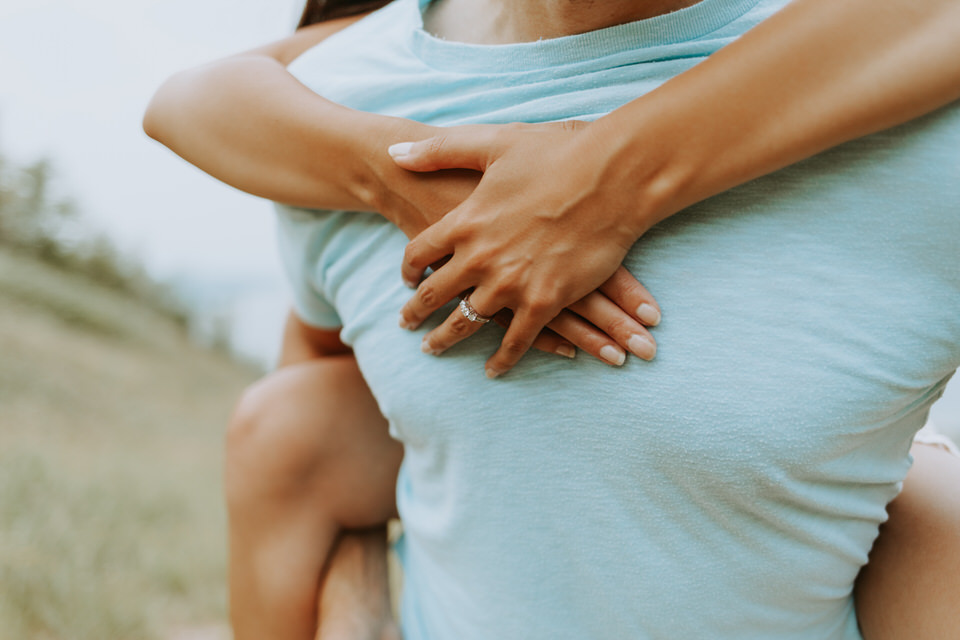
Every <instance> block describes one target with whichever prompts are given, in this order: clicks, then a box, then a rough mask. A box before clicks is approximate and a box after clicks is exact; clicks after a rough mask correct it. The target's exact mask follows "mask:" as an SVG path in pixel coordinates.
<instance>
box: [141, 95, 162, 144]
mask: <svg viewBox="0 0 960 640" xmlns="http://www.w3.org/2000/svg"><path fill="white" fill-rule="evenodd" d="M155 101H156V96H154V98H153V100H151V101H150V104H148V105H147V110H146V112H144V114H143V122H142V123H141V124H142V125H143V132H144V133H145V134H147V135H148V136H150V137H151V138H153V139H154V140H157V141H160V120H161V118H160V117H159V114H158V113H157V109H156V107H155V106H154V102H155Z"/></svg>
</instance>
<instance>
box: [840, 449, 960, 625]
mask: <svg viewBox="0 0 960 640" xmlns="http://www.w3.org/2000/svg"><path fill="white" fill-rule="evenodd" d="M911 453H912V454H913V456H914V460H915V462H914V465H913V468H912V469H911V470H910V473H909V474H908V475H907V478H906V480H905V481H904V484H903V492H902V493H901V494H900V495H899V496H898V497H897V498H896V499H895V500H894V501H893V502H892V503H890V506H889V512H890V519H889V521H888V522H887V523H885V524H884V525H883V526H882V527H881V528H880V536H879V537H878V538H877V541H876V543H875V544H874V547H873V550H872V551H871V552H870V562H869V564H868V565H867V566H866V567H864V568H863V571H862V572H861V574H860V577H859V578H858V580H857V589H856V598H857V615H858V617H859V618H860V625H861V629H862V630H863V634H864V638H865V639H866V640H899V639H903V640H924V639H926V638H929V639H931V640H934V639H936V640H941V639H943V638H952V637H960V607H958V606H957V601H956V598H957V594H958V593H960V458H958V457H957V456H955V455H953V454H950V453H947V452H945V451H943V450H941V449H938V448H936V447H932V446H928V445H914V447H913V449H912V450H911Z"/></svg>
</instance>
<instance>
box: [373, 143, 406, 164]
mask: <svg viewBox="0 0 960 640" xmlns="http://www.w3.org/2000/svg"><path fill="white" fill-rule="evenodd" d="M382 148H383V147H381V149H382ZM412 148H413V143H412V142H398V143H397V144H392V145H390V146H389V147H387V153H389V154H390V157H391V158H393V159H394V160H396V159H397V158H402V157H403V156H406V155H409V154H410V149H412Z"/></svg>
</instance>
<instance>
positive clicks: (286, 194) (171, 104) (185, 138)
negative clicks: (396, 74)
mask: <svg viewBox="0 0 960 640" xmlns="http://www.w3.org/2000/svg"><path fill="white" fill-rule="evenodd" d="M428 129H429V127H425V126H424V125H421V124H418V123H415V122H411V121H408V120H402V119H398V118H388V117H385V116H379V115H374V114H369V113H363V112H358V111H354V110H352V109H348V108H346V107H342V106H340V105H337V104H335V103H333V102H330V101H329V100H325V99H324V98H322V97H320V96H318V95H317V94H315V93H314V92H313V91H311V90H310V89H308V88H307V87H305V86H304V85H302V84H301V83H300V82H299V81H297V80H296V78H294V77H293V76H292V75H291V74H290V73H288V72H287V70H286V68H285V67H284V66H283V64H282V63H281V62H279V61H277V60H274V59H272V58H270V57H268V56H265V55H260V54H257V53H250V54H242V55H238V56H235V57H232V58H228V59H225V60H220V61H217V62H214V63H211V64H208V65H205V66H203V67H199V68H196V69H191V70H188V71H184V72H181V73H178V74H177V75H175V76H173V77H172V78H171V79H170V80H168V81H167V82H166V83H165V84H164V85H163V86H162V87H161V88H160V89H159V90H158V92H157V94H156V96H155V97H154V99H153V101H152V102H151V104H150V107H149V108H148V110H147V114H146V116H145V118H144V130H145V131H146V132H147V133H148V135H150V136H151V137H153V138H155V139H157V140H158V141H160V142H161V143H163V144H164V145H166V146H167V147H169V148H170V149H171V150H172V151H174V152H175V153H177V154H178V155H180V156H181V157H183V158H184V159H185V160H187V161H188V162H190V163H191V164H193V165H195V166H197V167H199V168H200V169H202V170H204V171H206V172H207V173H209V174H210V175H212V176H213V177H215V178H217V179H219V180H221V181H223V182H226V183H227V184H230V185H231V186H234V187H236V188H238V189H241V190H243V191H246V192H248V193H252V194H254V195H258V196H261V197H264V198H269V199H271V200H277V201H280V202H284V203H287V204H292V205H295V206H304V207H311V208H328V209H334V208H337V209H352V210H367V211H372V210H376V209H377V208H378V207H377V203H378V200H379V199H380V198H381V197H382V193H381V190H382V185H381V182H380V179H381V178H382V176H381V175H379V174H380V173H382V172H389V171H396V169H394V168H393V167H392V163H391V162H390V161H389V158H388V157H387V156H386V153H385V151H384V150H385V149H386V148H387V146H389V145H390V144H392V143H394V142H399V141H402V140H409V139H411V138H412V139H419V138H422V137H424V136H425V135H427V133H426V131H427V130H428ZM381 165H382V166H383V168H382V169H379V170H378V171H373V170H372V169H371V167H373V166H376V167H380V166H381Z"/></svg>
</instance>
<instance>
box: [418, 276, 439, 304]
mask: <svg viewBox="0 0 960 640" xmlns="http://www.w3.org/2000/svg"><path fill="white" fill-rule="evenodd" d="M417 297H418V298H419V299H420V302H422V303H423V304H424V305H426V306H428V307H432V306H434V305H435V304H436V303H437V298H438V296H437V292H436V291H435V290H434V288H433V287H432V286H431V285H429V284H427V283H426V282H423V283H421V284H420V286H419V287H417Z"/></svg>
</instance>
